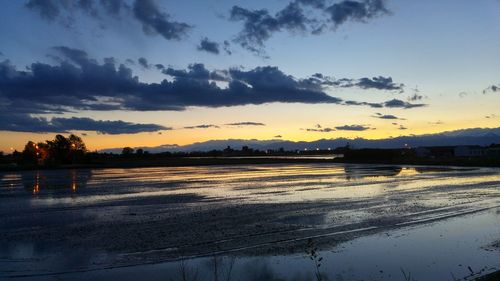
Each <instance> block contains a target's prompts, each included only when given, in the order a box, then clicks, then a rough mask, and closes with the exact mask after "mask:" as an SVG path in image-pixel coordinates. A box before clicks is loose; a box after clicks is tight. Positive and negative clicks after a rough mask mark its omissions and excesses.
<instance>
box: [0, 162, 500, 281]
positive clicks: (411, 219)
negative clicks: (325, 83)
mask: <svg viewBox="0 0 500 281" xmlns="http://www.w3.org/2000/svg"><path fill="white" fill-rule="evenodd" d="M499 205H500V170H499V169H495V168H477V169H475V168H436V167H415V166H386V165H342V164H338V165H331V164H307V165H248V166H213V167H177V168H136V169H101V170H47V171H26V172H12V173H3V174H0V216H1V218H2V220H0V238H1V240H0V278H1V277H2V276H3V277H9V276H11V277H12V276H24V275H34V276H35V277H31V278H32V279H33V278H34V279H33V280H42V279H41V278H42V275H43V274H49V276H46V277H43V278H46V280H54V279H50V278H53V276H52V275H50V274H54V273H55V274H62V273H64V274H62V275H57V276H58V277H60V278H63V280H73V279H75V280H86V279H96V280H97V279H99V278H100V280H109V279H110V278H112V277H114V276H121V277H120V278H122V277H124V276H126V277H130V278H129V279H122V280H133V279H134V280H135V279H137V277H141V276H148V278H147V279H151V280H165V279H163V278H164V277H165V276H174V275H176V274H177V273H178V271H179V268H180V265H179V262H178V261H176V260H178V259H179V258H182V257H186V259H187V261H186V262H185V268H186V270H188V269H189V270H194V268H196V269H197V270H198V271H199V272H200V274H203V275H207V274H208V272H212V271H213V257H212V256H214V255H215V254H217V255H218V256H219V258H218V259H220V260H219V268H223V267H228V264H230V261H231V260H233V259H234V261H235V262H234V268H233V271H232V276H233V279H232V280H275V279H276V280H278V279H279V278H281V279H285V280H308V279H312V278H313V277H314V266H313V264H312V263H311V260H310V259H308V258H307V257H306V256H305V249H304V247H305V245H306V243H307V241H308V239H310V238H312V241H313V243H315V245H316V247H317V248H318V250H319V253H320V254H319V255H320V256H321V257H323V260H322V266H321V268H322V271H321V272H322V273H324V274H327V275H328V276H329V279H328V280H360V279H370V280H372V279H374V280H402V273H401V268H403V269H404V270H405V271H409V272H411V273H412V276H414V277H415V279H416V280H433V279H434V278H431V277H434V276H439V277H440V278H441V277H442V278H445V279H450V280H451V275H450V274H451V273H453V274H454V275H455V276H456V277H457V278H463V277H465V276H466V275H468V274H471V272H470V270H469V269H468V266H470V267H471V269H472V272H474V273H477V272H479V271H480V270H481V269H488V270H492V269H493V268H495V267H497V268H498V266H500V251H499V250H498V249H491V248H488V245H490V244H492V243H493V242H495V241H498V240H500V219H499V208H498V206H499ZM189 257H193V258H189ZM167 261H171V262H167ZM147 263H155V264H154V265H141V264H147ZM133 265H138V266H133ZM129 266H133V267H129ZM114 267H118V268H117V269H113V270H103V269H104V268H114ZM89 270H92V271H89ZM94 270H95V271H94ZM74 271H78V272H79V273H70V272H74ZM249 272H253V273H252V274H254V275H252V274H250V273H249ZM221 274H222V273H221ZM255 274H257V275H255ZM258 274H264V275H262V276H261V277H259V275H258ZM212 275H213V273H212ZM132 276H135V277H136V278H132ZM154 276H157V277H158V279H154V278H153V277H154ZM263 276H264V277H263ZM297 276H298V278H299V279H297V278H296V277H297ZM235 277H237V278H235ZM271 277H272V278H271ZM175 278H176V277H175V276H174V278H173V279H175ZM252 278H253V279H252ZM266 278H267V279H266ZM277 278H278V279H277ZM341 278H343V279H341ZM220 279H222V278H220ZM167 280H168V279H167ZM203 280H213V279H210V278H208V277H207V278H205V279H203Z"/></svg>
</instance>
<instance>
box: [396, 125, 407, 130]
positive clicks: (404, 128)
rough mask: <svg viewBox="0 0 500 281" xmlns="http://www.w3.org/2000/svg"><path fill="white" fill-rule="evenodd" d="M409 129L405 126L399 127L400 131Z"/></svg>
mask: <svg viewBox="0 0 500 281" xmlns="http://www.w3.org/2000/svg"><path fill="white" fill-rule="evenodd" d="M407 129H408V128H407V127H405V126H403V125H399V128H398V130H407Z"/></svg>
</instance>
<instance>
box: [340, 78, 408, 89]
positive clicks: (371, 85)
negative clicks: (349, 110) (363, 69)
mask: <svg viewBox="0 0 500 281" xmlns="http://www.w3.org/2000/svg"><path fill="white" fill-rule="evenodd" d="M346 86H356V87H359V88H362V89H377V90H388V91H395V90H397V91H403V87H404V84H396V83H394V82H393V81H392V78H391V77H383V76H378V77H373V78H371V79H370V78H361V79H359V80H358V81H356V82H354V83H352V84H348V85H346ZM346 86H343V87H346Z"/></svg>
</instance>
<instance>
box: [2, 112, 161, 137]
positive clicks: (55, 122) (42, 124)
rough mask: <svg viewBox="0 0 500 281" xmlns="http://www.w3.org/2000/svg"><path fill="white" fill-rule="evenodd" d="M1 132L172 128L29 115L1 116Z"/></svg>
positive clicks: (115, 131) (111, 131)
mask: <svg viewBox="0 0 500 281" xmlns="http://www.w3.org/2000/svg"><path fill="white" fill-rule="evenodd" d="M0 117H1V118H2V122H1V123H0V130H3V131H13V132H34V133H49V132H50V133H68V132H70V131H95V132H97V133H101V134H113V135H114V134H136V133H143V132H157V131H160V130H170V129H171V128H169V127H165V126H161V125H156V124H137V123H131V122H125V121H109V120H94V119H91V118H85V117H71V118H60V117H54V118H52V119H50V120H49V119H47V118H43V117H32V116H30V115H29V114H20V113H14V114H11V113H9V114H4V113H2V114H0Z"/></svg>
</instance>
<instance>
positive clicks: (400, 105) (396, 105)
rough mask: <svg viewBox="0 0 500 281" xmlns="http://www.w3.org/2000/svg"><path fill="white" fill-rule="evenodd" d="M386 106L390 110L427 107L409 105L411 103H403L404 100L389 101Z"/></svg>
mask: <svg viewBox="0 0 500 281" xmlns="http://www.w3.org/2000/svg"><path fill="white" fill-rule="evenodd" d="M384 106H385V107H390V108H406V109H408V108H414V107H423V106H426V105H425V104H421V103H420V104H415V103H409V102H405V101H402V100H398V99H392V100H389V101H386V102H385V103H384Z"/></svg>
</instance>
